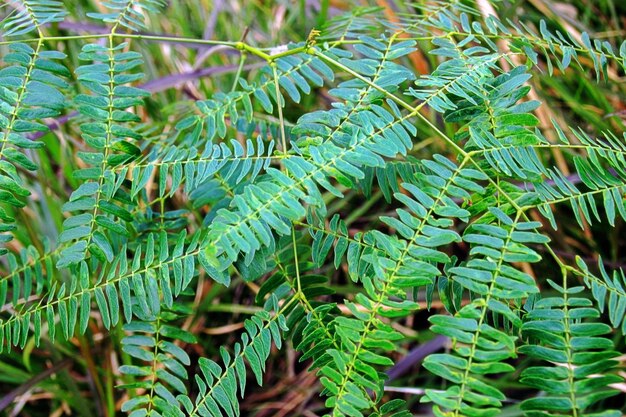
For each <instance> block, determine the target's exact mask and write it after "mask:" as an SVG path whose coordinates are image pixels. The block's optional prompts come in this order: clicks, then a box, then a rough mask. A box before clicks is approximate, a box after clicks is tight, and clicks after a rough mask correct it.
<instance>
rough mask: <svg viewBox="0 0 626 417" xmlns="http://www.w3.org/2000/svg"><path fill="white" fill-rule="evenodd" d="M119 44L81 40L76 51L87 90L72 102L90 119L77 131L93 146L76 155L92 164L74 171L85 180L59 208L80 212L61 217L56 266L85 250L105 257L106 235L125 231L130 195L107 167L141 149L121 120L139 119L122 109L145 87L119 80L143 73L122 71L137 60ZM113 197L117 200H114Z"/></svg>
mask: <svg viewBox="0 0 626 417" xmlns="http://www.w3.org/2000/svg"><path fill="white" fill-rule="evenodd" d="M125 46H126V44H120V45H115V46H114V45H113V43H112V42H110V44H109V46H108V47H104V46H101V45H95V44H92V45H86V46H85V47H83V51H82V53H81V54H80V58H81V59H82V60H83V61H89V62H93V63H91V64H86V65H83V66H81V67H79V68H78V69H77V70H76V73H77V75H78V79H79V80H80V81H81V82H82V83H83V85H85V86H86V87H87V88H88V89H89V91H90V92H91V93H92V94H91V95H87V94H80V95H78V96H77V97H76V98H75V102H76V104H77V105H78V111H79V112H80V113H81V114H82V115H84V116H86V117H88V118H89V120H90V122H88V123H84V124H82V125H81V132H82V135H83V138H84V140H85V142H86V143H87V144H88V145H89V146H90V147H91V148H93V149H94V150H95V151H96V152H92V153H88V152H81V153H80V157H81V159H83V161H85V162H86V163H87V164H89V165H91V166H92V167H91V168H85V169H82V170H80V171H78V172H77V173H76V174H75V177H77V178H79V179H81V180H85V182H83V183H82V184H81V186H80V187H79V188H78V189H76V190H75V191H74V192H73V193H72V195H71V196H70V201H69V202H67V203H66V204H65V205H64V206H63V210H64V211H68V212H72V213H76V212H79V213H81V214H76V215H74V216H72V217H70V218H68V219H67V220H66V221H65V222H64V230H63V233H61V235H60V236H59V242H60V243H62V244H68V245H69V246H68V247H67V248H66V249H65V250H64V251H63V252H62V254H61V259H60V260H59V261H58V262H57V267H59V268H63V267H66V266H68V265H71V264H75V263H78V262H81V261H82V260H83V259H85V257H86V255H87V253H91V254H93V255H94V256H95V257H97V258H98V259H99V260H100V261H101V262H111V261H112V260H113V255H114V252H115V250H114V246H113V244H112V243H111V239H112V238H113V237H128V236H129V231H128V227H127V224H128V222H130V221H131V220H132V215H131V214H130V211H129V210H128V208H127V207H126V206H127V205H128V203H130V201H129V199H128V198H124V195H123V193H122V190H121V189H120V187H121V186H122V181H123V180H124V177H125V176H126V169H123V170H121V171H118V172H113V171H112V170H111V169H110V168H111V167H120V166H122V165H126V164H128V163H129V162H132V161H133V160H134V159H136V158H137V157H138V156H139V155H140V154H141V150H140V149H139V148H138V147H137V146H136V145H135V144H133V143H132V142H131V141H130V140H128V139H132V140H139V139H141V135H140V134H139V133H138V132H137V131H136V130H134V129H133V128H131V127H127V126H126V125H125V124H126V123H129V122H131V123H132V122H137V121H139V117H138V116H137V115H136V114H134V113H132V112H130V111H127V110H126V109H127V108H129V107H131V106H138V105H141V104H142V103H143V101H142V97H144V96H146V95H147V92H145V91H143V90H141V89H139V88H136V87H130V86H127V85H125V84H127V83H130V82H133V81H136V80H139V79H141V78H142V76H143V74H141V73H136V74H126V72H127V71H129V70H131V69H133V68H136V67H138V66H140V65H141V64H142V60H141V54H139V53H136V52H131V51H129V52H121V50H123V49H124V48H125ZM98 62H100V63H98ZM115 200H117V201H118V202H119V203H114V202H113V201H115ZM120 203H121V204H120ZM109 215H110V216H112V217H109ZM116 219H120V220H121V221H116ZM100 229H101V230H100ZM70 242H71V244H70Z"/></svg>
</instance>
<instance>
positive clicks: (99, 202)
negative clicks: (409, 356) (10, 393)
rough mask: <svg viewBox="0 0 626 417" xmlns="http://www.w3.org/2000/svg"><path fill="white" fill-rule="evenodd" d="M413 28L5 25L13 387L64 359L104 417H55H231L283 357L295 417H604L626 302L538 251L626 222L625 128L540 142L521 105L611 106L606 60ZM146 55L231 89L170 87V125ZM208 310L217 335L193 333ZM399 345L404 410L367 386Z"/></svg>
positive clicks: (46, 5) (476, 18) (432, 26)
mask: <svg viewBox="0 0 626 417" xmlns="http://www.w3.org/2000/svg"><path fill="white" fill-rule="evenodd" d="M322 3H324V4H326V2H322ZM424 3H425V5H422V6H420V5H415V6H412V7H411V8H410V13H407V14H396V15H394V16H392V17H393V18H392V17H390V15H389V12H388V10H381V9H380V8H356V9H354V10H352V11H351V12H346V13H343V14H341V15H338V16H336V17H334V18H333V19H331V20H328V21H327V22H325V24H324V25H323V26H319V27H317V29H315V30H312V31H311V32H310V34H309V36H308V38H306V39H305V40H303V41H301V42H291V43H288V44H285V45H282V46H276V45H273V44H269V45H268V44H263V42H261V46H259V45H258V42H257V41H255V40H251V41H248V37H247V36H246V35H245V33H244V34H243V36H242V38H241V41H219V40H206V39H204V38H202V37H196V38H194V37H179V36H174V35H161V34H155V33H154V32H152V31H151V26H150V25H148V23H147V22H151V21H153V20H154V19H155V16H159V17H160V18H161V19H167V18H168V10H169V9H170V8H175V7H182V6H176V5H167V4H166V2H165V1H161V0H109V1H108V2H106V3H105V2H103V3H102V5H101V7H100V9H99V11H87V12H86V16H88V17H89V18H91V19H92V21H93V22H96V23H99V24H100V25H102V26H104V27H106V29H105V30H101V27H100V29H98V30H96V29H97V28H98V26H96V28H94V27H87V29H86V32H84V30H82V29H81V31H82V32H80V33H79V34H73V33H71V29H67V28H64V27H63V26H62V25H63V24H64V22H65V20H64V19H65V18H66V16H67V15H72V16H74V15H76V14H79V13H81V10H79V9H80V8H78V7H76V8H75V7H74V6H72V9H71V10H68V9H67V8H66V6H65V5H64V4H63V3H62V2H60V1H55V0H32V1H25V0H22V1H18V0H11V1H9V2H8V4H7V5H6V6H5V7H7V8H9V10H8V12H7V13H8V15H7V17H6V18H5V20H4V21H3V23H2V28H3V36H4V38H5V40H3V41H2V42H1V44H2V46H1V48H2V51H3V52H2V69H1V70H0V127H1V128H2V139H1V140H0V200H1V202H0V221H1V222H0V232H1V235H0V241H1V242H2V245H3V246H2V248H0V253H1V256H2V258H1V261H0V269H1V270H2V276H1V278H0V306H2V318H1V319H0V350H2V351H4V352H5V354H4V355H5V358H8V359H6V361H5V362H3V366H4V367H5V368H6V370H9V369H10V368H11V367H13V366H17V365H16V363H19V362H20V361H23V364H24V365H23V366H25V367H26V369H30V367H31V364H30V361H31V359H30V358H31V357H32V352H39V354H37V355H35V357H37V358H39V359H37V362H38V363H39V362H41V360H42V359H41V358H42V357H46V355H44V354H43V353H42V352H46V351H47V352H51V353H50V354H49V355H48V359H47V360H50V361H52V362H58V361H59V360H61V358H63V357H65V356H71V355H73V353H72V352H77V351H80V352H81V353H80V355H81V356H82V359H79V363H80V366H83V367H84V368H85V369H86V370H87V372H89V373H90V374H91V377H90V379H89V381H90V382H89V384H90V386H91V387H92V388H91V389H92V391H93V392H96V393H97V394H98V395H99V396H100V402H101V404H99V405H95V406H94V405H93V404H91V405H90V404H89V403H87V404H85V403H84V399H82V400H80V399H74V400H72V401H70V402H69V403H70V408H74V409H81V408H82V411H77V412H78V413H81V412H82V413H87V415H89V413H90V411H86V410H93V409H95V408H98V409H99V410H100V411H99V413H100V415H114V414H116V413H117V412H118V411H119V412H123V413H129V414H130V415H131V416H134V417H137V416H159V415H163V416H229V417H232V416H236V415H240V414H241V413H242V412H241V410H240V407H241V406H242V405H243V404H244V402H245V400H242V398H243V397H244V395H245V394H247V393H249V392H251V391H250V390H251V388H250V387H249V385H250V384H252V383H258V384H261V385H262V384H263V383H264V380H265V378H266V375H267V373H268V372H269V369H273V368H274V366H269V365H268V363H267V362H268V359H269V358H270V357H275V356H276V355H279V353H277V352H279V351H283V350H285V349H287V350H289V351H291V352H293V350H294V349H295V351H296V352H297V355H298V360H299V361H301V362H303V363H304V364H305V366H306V369H307V372H308V374H309V375H314V376H315V377H314V379H315V381H317V382H319V384H320V385H319V386H318V387H317V388H311V389H312V390H314V394H315V395H316V396H317V395H319V396H322V397H323V398H324V402H323V406H321V405H320V407H319V408H318V409H315V410H313V409H310V410H308V411H307V412H308V413H309V414H302V415H317V413H319V415H328V416H333V417H339V416H363V415H366V414H368V415H373V416H396V417H400V416H409V415H411V413H410V411H409V410H417V409H420V410H425V409H428V410H430V409H432V413H433V414H434V415H436V416H475V417H484V416H496V415H505V414H504V412H505V410H507V409H509V408H510V406H509V405H507V404H509V403H513V404H515V406H514V407H513V408H514V409H516V410H518V412H519V413H521V414H523V415H527V416H561V415H563V416H565V415H567V416H592V415H593V416H607V417H608V416H615V417H617V416H620V415H621V412H620V410H618V409H617V408H618V407H619V402H618V401H613V402H612V400H611V397H613V396H615V395H617V394H618V393H619V390H620V389H623V388H620V385H619V384H620V383H623V367H622V371H621V373H620V367H621V365H620V363H619V360H620V359H619V358H618V357H619V355H620V353H619V351H618V349H622V348H623V346H624V336H623V335H624V331H625V330H626V320H625V319H624V316H625V314H624V313H625V311H626V290H625V285H626V279H625V278H624V274H623V272H622V270H621V269H615V268H614V267H613V266H607V267H605V266H604V265H603V261H602V259H591V260H590V259H589V257H582V256H578V255H579V253H578V250H579V249H580V247H581V245H580V244H576V243H571V238H567V239H570V242H569V243H568V244H566V245H565V247H566V248H567V249H566V250H563V249H561V248H563V247H564V246H563V245H561V243H560V242H558V241H557V242H556V243H555V242H554V241H553V239H554V237H555V236H558V237H559V240H561V239H563V236H564V235H563V234H561V231H559V230H560V229H559V227H561V229H562V228H563V227H565V228H566V230H567V231H568V233H569V232H571V234H572V235H573V236H581V235H582V236H587V235H586V234H588V233H590V232H589V231H590V230H591V227H592V226H591V225H592V224H595V223H596V222H601V225H602V227H603V228H604V230H605V233H610V232H607V231H608V230H609V229H611V228H616V227H619V225H620V224H621V222H622V220H623V219H624V218H626V207H625V205H624V192H626V159H625V155H626V143H625V141H624V139H625V138H626V137H625V136H624V134H623V132H622V131H621V130H620V128H621V127H623V125H622V124H621V123H620V122H618V121H615V120H614V123H613V122H612V123H613V124H612V126H609V128H608V129H605V130H604V131H602V132H596V131H591V132H589V131H587V130H586V127H588V126H586V125H583V126H581V127H580V128H579V127H577V125H576V124H574V123H563V119H562V118H559V117H554V118H553V119H552V120H550V117H547V118H546V113H545V109H544V108H543V107H542V104H541V102H540V101H539V100H538V99H537V98H538V97H539V96H538V93H537V91H536V90H537V89H538V92H539V93H542V90H541V88H542V85H543V86H545V88H546V89H547V90H546V91H548V89H551V90H555V89H556V90H558V89H559V88H558V86H557V85H556V84H552V85H550V84H549V83H551V82H552V83H557V82H559V81H558V80H559V79H560V77H564V76H565V74H575V77H579V78H581V79H585V82H586V83H587V84H589V81H587V80H586V78H589V79H590V81H591V83H598V85H604V86H608V88H621V87H619V85H617V81H616V79H617V78H616V77H620V76H621V77H623V76H624V73H625V71H626V42H624V43H621V44H620V43H617V42H609V41H601V40H594V39H591V38H590V37H589V36H588V35H587V34H585V33H582V34H581V35H580V36H574V35H573V34H572V33H567V32H565V31H563V30H562V29H560V28H559V27H558V26H555V25H554V24H552V23H550V22H546V21H543V20H541V21H537V22H524V21H523V20H522V21H513V20H511V19H500V18H498V17H496V16H495V15H488V14H485V10H484V9H478V8H475V7H474V6H470V5H469V3H471V2H461V1H428V2H424ZM67 7H69V6H67ZM87 10H88V9H87ZM82 12H85V10H82ZM322 20H324V19H322ZM83 32H84V33H83ZM155 44H156V45H170V46H169V47H173V46H172V45H175V47H176V48H187V47H189V48H198V51H199V52H198V53H201V52H202V51H205V53H206V51H209V52H208V53H207V55H211V54H221V53H222V52H223V51H228V52H229V53H230V55H225V56H226V57H227V58H228V57H230V58H228V60H229V61H228V62H234V64H232V65H233V69H232V71H231V72H230V73H229V74H231V75H229V77H228V78H227V80H228V83H226V82H222V83H218V82H215V84H214V85H212V87H211V88H210V90H211V94H210V95H207V96H205V94H204V91H206V89H205V88H199V89H198V88H195V87H193V81H194V78H193V77H194V76H193V75H191V76H190V77H191V78H188V79H184V80H182V81H181V83H183V84H184V83H190V84H187V87H186V88H187V89H188V96H187V98H183V97H181V96H178V97H176V98H175V100H174V101H173V102H172V101H170V100H168V99H167V97H170V98H171V97H172V96H171V95H170V96H167V94H168V93H167V89H168V88H170V87H171V86H170V85H166V86H165V87H163V86H161V85H158V84H155V83H152V84H151V83H150V82H149V77H148V76H146V75H144V74H143V73H142V71H146V70H149V72H150V73H152V72H153V71H154V69H153V66H154V65H155V62H154V61H153V60H152V58H151V57H150V55H151V52H150V51H151V50H150V49H149V48H151V47H154V45H155ZM207 48H210V49H207ZM233 53H234V55H233ZM205 58H206V57H205ZM146 59H147V60H149V61H150V63H151V65H150V67H146V66H145V65H144V60H146ZM233 59H234V60H235V61H233ZM416 60H421V62H422V63H429V64H431V65H432V69H429V68H428V67H426V69H427V70H428V71H427V73H426V74H421V73H420V71H418V70H417V68H416V66H415V62H416ZM194 70H197V67H196V68H194ZM190 74H195V73H194V72H191V73H190ZM591 74H592V75H591ZM533 77H534V78H537V77H539V79H541V80H543V81H542V83H536V82H534V79H533ZM553 79H554V80H555V81H552V80H553ZM581 82H582V81H581ZM181 83H176V84H177V85H180V84H181ZM161 87H163V88H161ZM205 87H206V85H205ZM565 90H566V89H565ZM565 90H564V89H563V87H561V91H565ZM542 94H545V93H542ZM563 94H564V93H563ZM546 95H550V94H549V93H548V94H546ZM546 100H548V99H546ZM574 101H575V100H574ZM582 114H584V113H581V114H580V115H579V116H581V117H582ZM541 116H543V120H541ZM598 123H600V122H598ZM602 123H604V122H602ZM564 214H565V215H564ZM364 219H367V220H364ZM359 224H361V225H359ZM564 224H565V225H564ZM577 228H578V230H576V229H577ZM616 233H618V236H619V232H616ZM579 239H580V238H579ZM228 288H231V289H232V290H228ZM242 293H244V294H248V295H249V294H252V296H253V297H251V298H250V297H247V296H246V297H244V298H241V294H242ZM229 294H231V295H232V297H233V301H232V302H231V304H230V305H231V308H230V309H226V311H221V312H220V311H214V312H213V313H211V314H209V315H208V316H206V317H205V319H204V321H202V322H201V323H200V324H199V325H195V326H194V323H195V324H197V323H196V319H195V318H194V317H196V318H197V316H194V314H196V313H197V312H198V311H201V312H202V313H206V312H207V311H211V308H212V307H211V306H215V303H216V300H217V299H218V298H220V297H224V298H227V299H228V297H231V295H229ZM237 300H242V301H241V302H238V301H237ZM243 300H250V301H252V302H251V303H248V302H246V301H243ZM435 305H436V306H435ZM425 310H427V311H429V312H430V313H428V314H423V312H424V311H425ZM227 313H231V314H233V317H235V319H234V320H237V321H238V322H240V323H241V325H240V326H239V327H238V330H237V331H236V332H235V333H232V332H230V333H228V334H230V337H223V336H210V335H208V336H207V335H204V334H203V333H202V331H201V328H202V327H203V326H209V325H210V323H211V320H213V319H212V317H214V320H217V322H220V323H230V324H233V322H232V321H228V320H226V321H224V318H223V317H224V314H227ZM250 313H251V314H250ZM241 314H244V315H247V317H248V318H246V319H245V320H243V319H238V318H237V317H239V316H240V315H241ZM190 318H191V320H190ZM415 318H418V319H419V320H426V319H427V320H428V322H429V324H428V325H426V326H425V325H423V324H421V325H420V324H417V322H416V321H415V320H416V319H415ZM406 320H411V321H406ZM402 323H405V325H403V324H402ZM406 323H413V324H414V325H415V326H417V327H418V328H419V329H420V330H419V332H420V333H421V334H422V335H426V336H422V338H421V343H427V342H428V340H431V341H432V340H443V341H444V343H442V345H441V346H440V347H443V346H444V345H445V347H447V348H446V349H445V350H443V351H442V350H440V349H439V348H435V349H434V352H433V353H431V354H430V355H428V356H427V357H426V358H425V359H424V361H423V367H422V368H420V369H419V373H418V375H420V378H423V379H422V381H424V384H425V385H423V388H424V391H423V392H421V393H419V394H420V396H418V397H415V396H412V395H408V396H400V395H394V394H393V393H392V392H393V389H389V388H390V385H389V384H390V382H389V381H387V374H386V371H387V370H388V369H389V368H393V367H394V364H396V362H397V361H398V360H399V358H400V357H401V356H402V354H403V353H406V350H407V346H411V343H413V342H415V340H416V339H415V338H414V332H413V333H412V332H411V329H410V327H411V325H410V324H406ZM433 333H434V334H439V335H442V336H444V338H435V337H434V336H433V335H432V334H433ZM96 335H98V337H96ZM234 336H236V337H234ZM103 340H104V342H103ZM98 343H105V344H106V345H107V346H109V348H107V349H111V350H106V351H107V352H115V357H116V358H117V359H116V360H115V361H113V362H107V363H109V364H110V365H111V367H99V365H98V363H100V361H101V360H103V359H102V358H97V357H96V358H94V356H93V355H92V354H89V353H88V352H89V350H90V349H91V348H90V345H92V344H98ZM196 343H199V345H195V344H196ZM194 345H195V346H204V348H194ZM207 346H211V347H208V348H207ZM97 351H98V350H97ZM202 351H204V352H208V353H207V354H206V355H203V354H199V353H198V352H202ZM74 354H75V353H74ZM42 355H43V356H42ZM20 358H21V359H20ZM94 361H95V362H94ZM9 363H13V365H9ZM20 366H22V365H20ZM38 366H41V365H38ZM272 372H275V370H274V371H272ZM424 375H428V376H427V377H425V376H424ZM18 379H19V378H18ZM503 380H506V381H509V383H507V384H502V383H501V381H503ZM4 381H5V382H9V381H8V380H7V379H5V380H4ZM511 381H512V382H511ZM12 382H14V383H15V382H18V380H15V381H12ZM72 384H74V385H71V384H70V385H68V386H69V387H70V388H67V389H68V390H74V391H76V392H79V391H80V388H79V387H78V386H76V383H74V382H72ZM71 386H73V387H74V388H71ZM391 388H393V387H391ZM52 392H53V393H54V390H52ZM421 394H423V395H421ZM79 397H81V395H80V394H79ZM120 398H122V401H120V402H119V403H116V401H117V400H119V399H120ZM416 398H419V399H420V402H421V403H422V404H421V405H420V403H419V402H416ZM51 401H52V402H54V395H53V397H52V400H51ZM81 401H83V402H81ZM407 401H408V404H407ZM5 406H6V405H5ZM22 406H23V404H22ZM85 407H86V408H85ZM94 407H95V408H94ZM27 409H28V407H27V408H26V409H25V410H27ZM246 410H247V411H246V413H251V411H250V410H249V409H246ZM520 410H521V411H520ZM621 411H623V410H621ZM299 412H304V411H303V410H302V409H301V410H300V411H299ZM507 412H508V411H507ZM24 413H30V414H24V415H36V414H32V413H34V412H33V411H24ZM92 415H95V414H92ZM293 415H296V412H295V411H294V413H293ZM510 415H513V414H510ZM516 415H517V414H516Z"/></svg>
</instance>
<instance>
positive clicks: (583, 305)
mask: <svg viewBox="0 0 626 417" xmlns="http://www.w3.org/2000/svg"><path fill="white" fill-rule="evenodd" d="M550 284H551V285H552V286H553V287H554V288H555V289H556V290H557V291H558V292H559V293H561V296H560V297H549V298H545V299H541V300H538V301H536V302H535V303H534V305H533V306H532V310H530V312H529V313H528V315H527V317H528V321H527V322H526V323H524V326H523V327H522V330H523V332H524V334H526V335H527V336H529V337H531V338H538V339H541V340H542V341H543V342H542V343H541V345H535V344H529V345H524V346H522V347H520V352H521V353H524V354H527V355H528V356H529V357H531V358H533V359H537V360H541V361H544V362H545V361H547V362H552V363H557V364H559V365H562V366H560V367H553V366H535V367H530V368H528V369H526V370H524V372H523V373H522V375H521V379H520V381H521V382H522V383H524V384H527V385H530V386H533V387H535V388H538V389H541V390H542V391H545V392H546V393H547V395H546V396H545V397H539V398H533V399H529V400H526V401H524V402H523V403H522V409H524V410H528V413H527V414H528V415H530V416H553V415H561V414H562V415H573V416H578V415H591V414H586V413H585V410H586V409H587V408H589V407H590V406H591V405H593V404H594V403H595V402H597V401H600V400H602V399H603V398H606V397H610V396H612V395H615V394H617V392H616V391H614V390H611V389H607V386H608V385H609V384H611V383H615V382H621V380H622V378H620V377H618V376H617V375H613V374H607V373H606V372H607V371H609V370H610V369H611V368H612V367H613V366H614V365H615V364H616V362H615V361H614V360H612V358H614V357H615V356H616V355H617V352H614V351H613V350H612V349H613V343H612V341H611V340H609V339H607V338H605V337H603V336H602V335H604V334H607V333H609V332H610V331H611V328H610V327H609V326H607V325H605V324H602V323H593V322H589V319H595V318H597V317H598V316H599V313H598V311H597V310H596V309H595V308H593V307H592V304H591V302H590V301H589V300H588V299H586V298H580V297H575V296H573V295H574V294H577V293H580V292H581V291H583V289H584V287H573V288H567V287H560V286H558V285H557V284H555V283H554V282H550ZM598 372H600V373H603V374H604V375H601V376H600V375H598V376H594V375H593V374H596V373H598ZM593 415H597V414H593ZM600 415H603V416H617V415H620V412H619V411H617V410H606V411H604V412H602V413H601V414H600Z"/></svg>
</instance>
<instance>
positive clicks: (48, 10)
mask: <svg viewBox="0 0 626 417" xmlns="http://www.w3.org/2000/svg"><path fill="white" fill-rule="evenodd" d="M7 5H8V6H9V7H11V8H14V9H15V11H14V12H12V13H11V14H9V16H8V17H7V18H6V19H4V20H3V21H2V22H1V23H0V27H1V28H2V30H3V31H4V33H3V35H4V36H19V35H24V34H26V33H29V32H32V31H33V30H36V31H37V32H39V35H40V36H41V28H42V26H44V25H46V24H50V23H54V22H60V21H62V20H63V18H64V17H65V15H67V12H66V11H65V8H64V7H63V3H62V2H61V1H57V0H8V2H7Z"/></svg>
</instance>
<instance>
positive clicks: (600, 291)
mask: <svg viewBox="0 0 626 417" xmlns="http://www.w3.org/2000/svg"><path fill="white" fill-rule="evenodd" d="M576 264H577V265H578V268H579V270H573V271H572V272H573V273H574V274H577V275H582V277H583V280H584V282H585V285H586V286H587V288H589V289H590V290H591V294H592V295H593V298H594V299H595V300H596V302H597V304H598V309H599V310H600V313H604V309H605V307H606V310H607V314H608V316H609V320H610V322H611V325H613V327H614V328H615V329H619V328H621V332H622V333H623V334H626V275H624V271H623V270H622V269H619V270H615V271H613V273H612V274H610V273H609V272H608V271H607V270H606V267H605V266H604V263H603V262H602V259H599V260H598V267H599V269H600V276H599V277H598V276H596V275H594V274H593V273H591V271H589V267H588V266H587V264H585V262H584V261H583V260H582V259H581V258H580V257H577V258H576Z"/></svg>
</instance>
